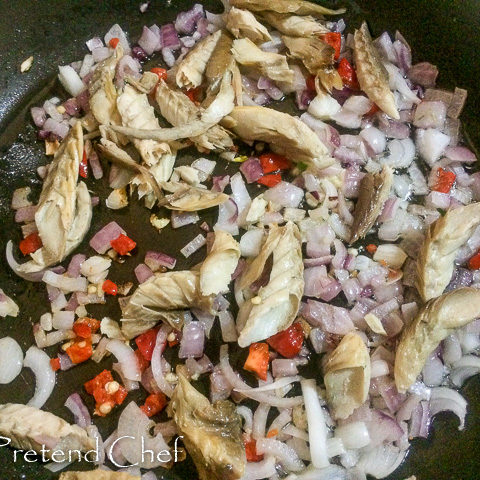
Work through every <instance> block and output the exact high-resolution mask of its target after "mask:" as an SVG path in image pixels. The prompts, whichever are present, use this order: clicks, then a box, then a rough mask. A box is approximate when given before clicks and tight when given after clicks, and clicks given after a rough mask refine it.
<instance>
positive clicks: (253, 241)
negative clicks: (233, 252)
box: [240, 228, 264, 258]
mask: <svg viewBox="0 0 480 480" xmlns="http://www.w3.org/2000/svg"><path fill="white" fill-rule="evenodd" d="M263 233H264V230H263V228H253V229H252V230H248V231H247V232H245V233H244V234H243V235H242V238H241V239H240V252H241V254H242V257H247V258H248V257H256V256H257V255H258V254H259V253H260V247H261V246H262V240H263Z"/></svg>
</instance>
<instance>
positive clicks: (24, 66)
mask: <svg viewBox="0 0 480 480" xmlns="http://www.w3.org/2000/svg"><path fill="white" fill-rule="evenodd" d="M32 64H33V55H32V56H31V57H28V58H27V59H26V60H24V61H23V62H22V64H21V65H20V71H21V72H22V73H25V72H28V71H29V70H30V68H31V67H32Z"/></svg>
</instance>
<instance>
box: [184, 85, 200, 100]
mask: <svg viewBox="0 0 480 480" xmlns="http://www.w3.org/2000/svg"><path fill="white" fill-rule="evenodd" d="M201 94H202V87H197V88H190V89H189V90H187V91H186V92H185V95H186V96H187V97H188V98H189V99H190V100H191V101H192V102H194V103H197V102H199V101H200V98H201Z"/></svg>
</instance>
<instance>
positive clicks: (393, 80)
mask: <svg viewBox="0 0 480 480" xmlns="http://www.w3.org/2000/svg"><path fill="white" fill-rule="evenodd" d="M385 68H386V69H387V71H388V76H389V77H390V88H392V89H395V90H397V91H398V92H400V93H401V94H402V95H403V97H404V98H405V100H408V101H410V102H412V103H420V102H421V100H420V99H419V98H418V97H417V96H416V95H415V94H414V93H413V92H412V91H411V90H410V88H409V87H408V85H407V82H406V81H405V79H404V78H403V76H402V74H401V73H400V70H399V69H398V68H397V67H396V66H395V65H392V64H391V63H388V62H387V63H385Z"/></svg>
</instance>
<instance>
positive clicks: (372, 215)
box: [350, 166, 393, 244]
mask: <svg viewBox="0 0 480 480" xmlns="http://www.w3.org/2000/svg"><path fill="white" fill-rule="evenodd" d="M392 184H393V170H392V169H391V168H390V167H387V166H385V167H383V169H382V171H381V172H379V173H376V174H372V173H367V174H366V175H365V176H364V177H363V179H362V182H361V183H360V193H359V195H358V200H357V204H356V205H355V210H354V212H353V225H352V236H351V237H350V244H352V243H355V242H356V241H357V240H359V239H361V238H363V237H365V235H366V234H367V233H368V231H369V230H370V228H372V226H373V224H374V223H375V222H376V220H377V218H378V216H379V215H380V213H381V212H382V208H383V205H384V203H385V201H386V200H387V198H388V195H389V193H390V189H391V188H392Z"/></svg>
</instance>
